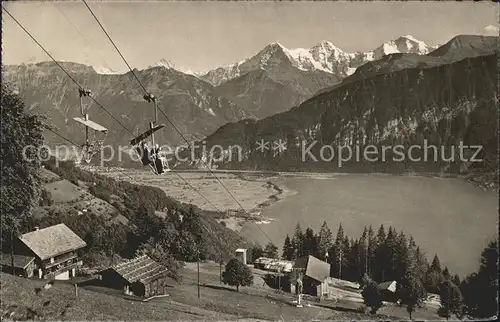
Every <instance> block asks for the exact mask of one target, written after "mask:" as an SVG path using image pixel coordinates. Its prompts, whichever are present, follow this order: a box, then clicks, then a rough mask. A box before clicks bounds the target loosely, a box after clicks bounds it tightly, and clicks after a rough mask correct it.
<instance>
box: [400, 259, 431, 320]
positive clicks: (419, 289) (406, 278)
mask: <svg viewBox="0 0 500 322" xmlns="http://www.w3.org/2000/svg"><path fill="white" fill-rule="evenodd" d="M405 258H406V262H405V272H404V275H403V277H402V278H401V279H400V280H399V281H398V283H397V294H398V297H399V299H400V300H401V304H402V305H405V306H406V310H407V311H408V314H409V315H410V320H411V318H412V313H413V312H414V311H415V310H416V309H417V307H420V306H421V305H422V303H423V300H424V298H425V296H426V292H425V288H424V286H423V284H422V281H421V280H420V278H419V277H418V272H417V261H416V258H415V254H413V253H412V252H411V251H409V252H408V254H407V256H405Z"/></svg>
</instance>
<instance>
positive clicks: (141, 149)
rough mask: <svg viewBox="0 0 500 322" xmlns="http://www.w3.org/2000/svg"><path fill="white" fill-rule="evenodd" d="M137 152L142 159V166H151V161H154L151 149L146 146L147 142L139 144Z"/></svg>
mask: <svg viewBox="0 0 500 322" xmlns="http://www.w3.org/2000/svg"><path fill="white" fill-rule="evenodd" d="M136 151H137V153H138V154H139V156H140V157H141V163H142V165H150V164H151V161H152V160H153V159H152V156H151V151H150V150H149V147H148V145H147V144H146V142H144V141H141V143H139V145H138V146H137V148H136Z"/></svg>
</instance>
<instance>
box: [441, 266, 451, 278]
mask: <svg viewBox="0 0 500 322" xmlns="http://www.w3.org/2000/svg"><path fill="white" fill-rule="evenodd" d="M443 278H444V280H445V281H448V280H449V279H451V275H450V270H449V269H448V267H446V266H445V267H444V269H443Z"/></svg>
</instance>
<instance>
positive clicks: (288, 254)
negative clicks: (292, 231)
mask: <svg viewBox="0 0 500 322" xmlns="http://www.w3.org/2000/svg"><path fill="white" fill-rule="evenodd" d="M294 253H295V250H294V248H293V245H292V241H291V240H290V236H288V235H286V237H285V243H284V244H283V253H282V254H283V255H282V257H283V258H284V259H285V260H287V261H291V260H292V259H293V255H294Z"/></svg>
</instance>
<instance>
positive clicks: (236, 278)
mask: <svg viewBox="0 0 500 322" xmlns="http://www.w3.org/2000/svg"><path fill="white" fill-rule="evenodd" d="M222 281H223V282H224V284H229V285H231V286H236V291H238V292H239V290H240V286H250V285H252V284H253V274H252V271H251V270H250V268H248V266H246V265H245V264H243V263H242V262H240V261H239V260H237V259H236V258H233V259H231V260H230V261H229V262H228V263H227V264H226V270H225V271H224V273H223V274H222Z"/></svg>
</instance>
